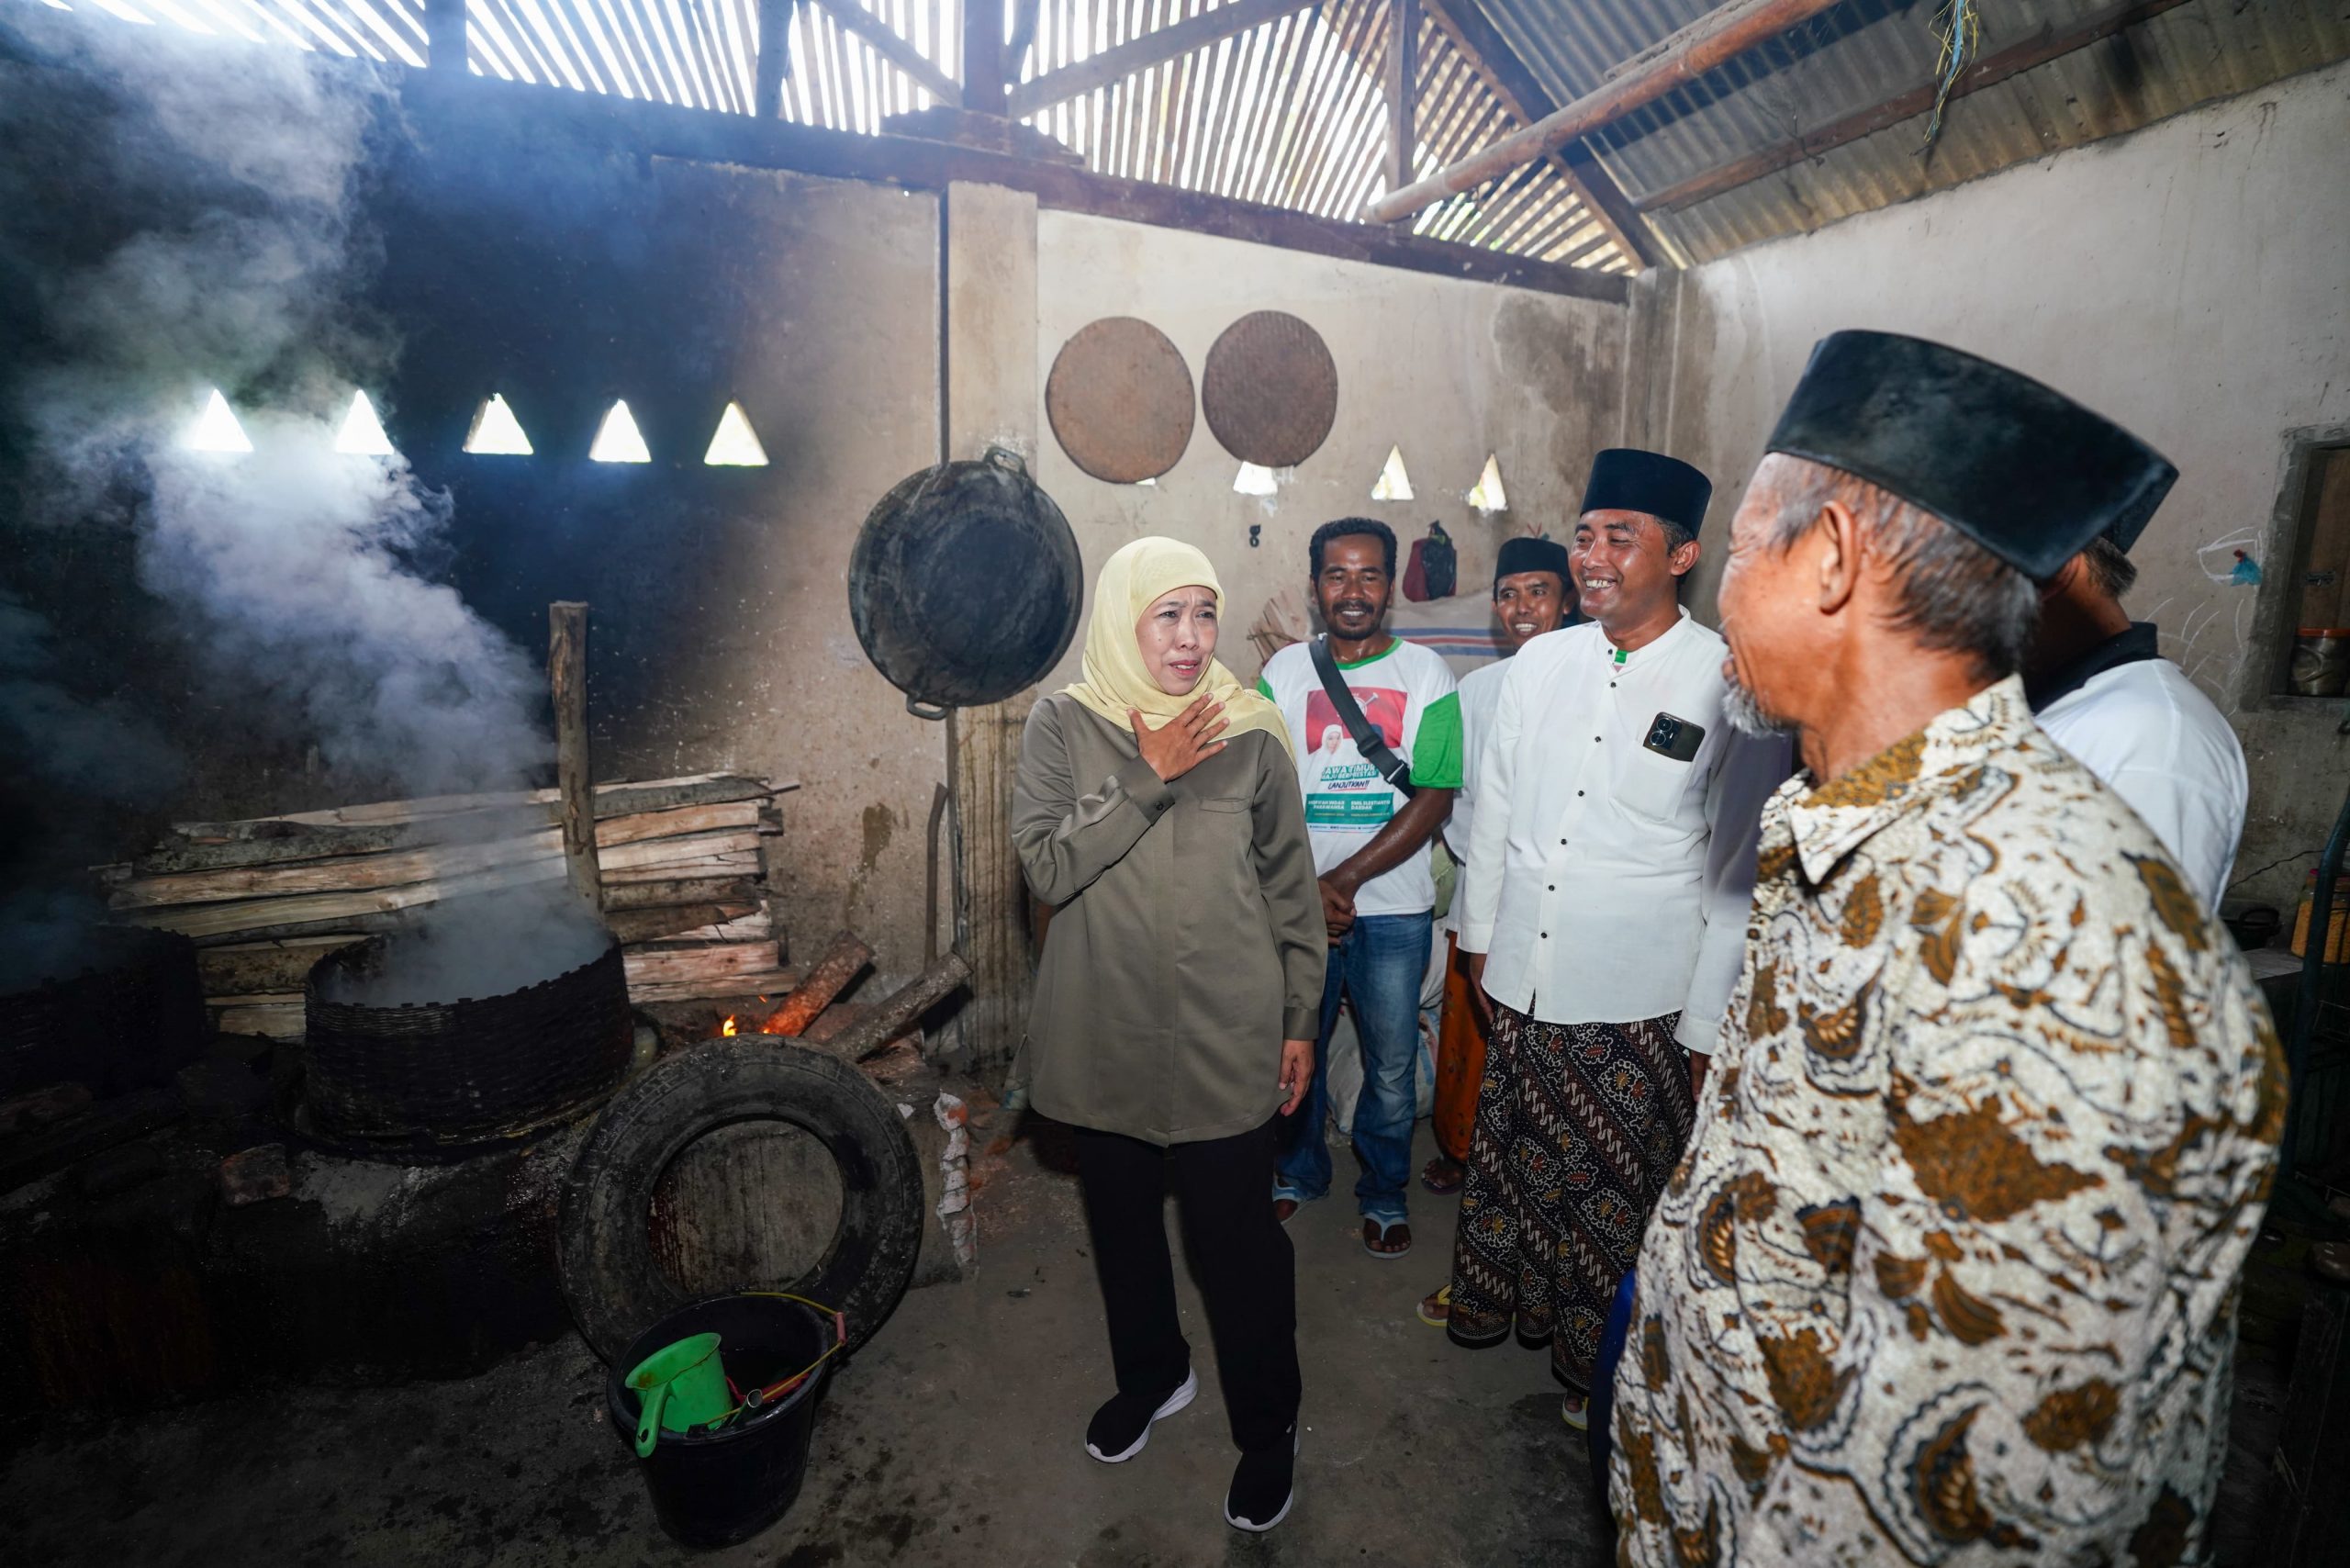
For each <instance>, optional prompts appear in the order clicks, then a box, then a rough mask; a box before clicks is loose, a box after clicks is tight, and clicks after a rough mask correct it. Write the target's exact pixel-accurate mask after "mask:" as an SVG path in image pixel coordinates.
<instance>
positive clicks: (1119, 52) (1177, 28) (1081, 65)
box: [1011, 0, 1320, 119]
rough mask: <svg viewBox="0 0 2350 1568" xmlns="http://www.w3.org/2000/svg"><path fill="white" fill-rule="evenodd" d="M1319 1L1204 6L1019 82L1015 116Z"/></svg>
mask: <svg viewBox="0 0 2350 1568" xmlns="http://www.w3.org/2000/svg"><path fill="white" fill-rule="evenodd" d="M1319 3H1320V0H1232V3H1231V4H1229V5H1224V6H1217V7H1216V8H1215V9H1214V10H1213V11H1203V12H1201V13H1200V14H1199V15H1198V16H1196V17H1185V18H1183V20H1181V21H1180V22H1176V23H1173V24H1171V25H1170V26H1168V27H1164V28H1153V29H1152V30H1151V31H1149V32H1147V33H1144V34H1142V35H1141V36H1140V37H1138V38H1132V39H1127V40H1126V41H1125V43H1122V44H1115V45H1113V46H1112V47H1111V48H1108V49H1105V50H1102V52H1101V53H1099V54H1095V55H1089V56H1087V57H1086V58H1085V59H1083V60H1080V61H1079V62H1077V63H1076V64H1074V65H1066V66H1063V67H1062V68H1061V69H1060V70H1058V71H1048V72H1046V73H1045V74H1044V75H1042V76H1036V77H1032V78H1030V79H1029V80H1028V81H1025V82H1023V83H1021V84H1020V85H1018V86H1017V87H1014V88H1013V90H1012V105H1011V114H1012V118H1013V119H1026V118H1029V117H1030V116H1031V115H1034V114H1035V113H1036V112H1038V111H1039V110H1041V109H1048V108H1050V107H1052V106H1054V105H1055V104H1058V103H1065V102H1067V101H1068V100H1069V99H1071V98H1081V97H1083V96H1084V95H1086V94H1088V93H1091V92H1093V91H1094V90H1095V89H1097V88H1101V87H1107V86H1110V85H1112V84H1114V83H1118V82H1122V81H1124V80H1125V78H1127V77H1129V76H1132V75H1135V74H1136V73H1139V72H1143V71H1147V70H1148V69H1149V68H1150V67H1152V66H1154V65H1161V64H1164V63H1166V62H1168V61H1170V60H1174V59H1177V58H1178V57H1180V56H1182V55H1186V54H1190V53H1192V51H1194V50H1203V49H1205V48H1207V47H1208V46H1209V45H1210V44H1213V43H1216V42H1219V41H1220V40H1222V39H1228V38H1230V37H1232V36H1233V35H1234V34H1236V33H1245V32H1247V31H1248V30H1249V29H1250V28H1259V27H1262V26H1264V25H1265V24H1266V23H1267V22H1270V21H1273V20H1276V19H1277V18H1279V17H1286V16H1288V15H1289V14H1290V13H1291V12H1292V11H1303V10H1305V9H1307V8H1308V7H1310V6H1315V5H1318V4H1319Z"/></svg>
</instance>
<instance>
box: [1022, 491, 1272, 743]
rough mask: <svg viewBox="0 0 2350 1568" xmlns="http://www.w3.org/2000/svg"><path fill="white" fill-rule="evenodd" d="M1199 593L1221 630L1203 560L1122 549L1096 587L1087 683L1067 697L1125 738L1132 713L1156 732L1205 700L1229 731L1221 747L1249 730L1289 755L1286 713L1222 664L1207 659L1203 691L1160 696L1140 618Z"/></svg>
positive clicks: (1137, 545)
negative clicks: (1217, 708) (1185, 592)
mask: <svg viewBox="0 0 2350 1568" xmlns="http://www.w3.org/2000/svg"><path fill="white" fill-rule="evenodd" d="M1195 587H1196V588H1209V589H1212V590H1214V594H1215V612H1216V620H1217V622H1218V623H1219V625H1221V623H1222V622H1223V620H1224V585H1223V584H1221V583H1219V582H1217V581H1216V578H1215V568H1214V566H1210V565H1209V564H1208V558H1207V556H1206V555H1205V554H1202V553H1201V552H1200V551H1198V550H1196V549H1194V548H1193V547H1192V546H1191V545H1189V544H1186V543H1182V542H1181V540H1177V539H1160V538H1155V537H1154V538H1147V539H1137V540H1136V541H1135V542H1134V543H1131V544H1127V545H1125V546H1123V547H1121V548H1120V549H1119V551H1118V552H1117V554H1113V555H1112V556H1111V557H1110V558H1109V559H1108V560H1107V561H1104V562H1103V563H1102V576H1101V577H1099V578H1098V579H1097V580H1096V581H1095V583H1094V585H1093V619H1092V620H1091V622H1088V623H1087V625H1086V628H1085V678H1084V679H1082V680H1080V681H1078V682H1077V683H1076V684H1074V685H1072V686H1069V687H1065V688H1063V689H1064V690H1066V691H1067V692H1068V693H1069V695H1070V696H1071V697H1074V698H1076V699H1077V700H1079V701H1080V702H1082V703H1084V704H1085V706H1086V707H1087V708H1089V709H1091V711H1094V712H1096V713H1099V714H1101V715H1102V717H1103V718H1105V719H1107V720H1109V721H1110V722H1112V723H1113V724H1115V725H1117V726H1118V728H1120V729H1122V730H1125V731H1128V732H1131V731H1132V730H1133V729H1134V721H1133V720H1132V719H1130V718H1128V717H1127V713H1128V711H1129V710H1133V711H1138V712H1140V713H1141V714H1142V716H1143V717H1144V719H1145V720H1146V721H1147V722H1149V724H1150V726H1151V728H1153V729H1157V728H1158V726H1160V725H1161V724H1164V723H1166V722H1168V721H1169V719H1172V718H1174V717H1175V716H1176V715H1177V714H1179V713H1181V712H1182V711H1183V710H1184V709H1186V708H1189V707H1190V706H1191V705H1192V703H1193V702H1195V701H1197V700H1199V699H1200V697H1201V695H1202V694H1203V693H1205V694H1208V695H1210V696H1213V697H1214V698H1215V699H1216V700H1218V701H1220V702H1222V703H1223V704H1224V717H1225V721H1226V722H1227V724H1228V725H1229V727H1228V728H1227V729H1225V732H1224V734H1223V737H1222V738H1223V739H1225V740H1230V739H1232V738H1233V737H1234V736H1235V735H1237V734H1240V733H1241V732H1242V731H1244V730H1263V731H1264V732H1266V733H1267V734H1273V735H1278V736H1280V737H1281V749H1282V750H1284V751H1288V750H1290V749H1292V748H1291V745H1290V736H1289V724H1288V722H1287V721H1285V720H1284V719H1282V717H1281V710H1280V709H1279V708H1276V707H1275V706H1273V704H1271V703H1270V702H1268V701H1266V700H1265V699H1264V698H1263V697H1261V696H1259V695H1258V694H1257V693H1256V692H1255V691H1252V690H1250V689H1248V687H1245V686H1243V685H1241V684H1240V682H1239V681H1238V680H1237V679H1236V678H1234V676H1233V673H1232V672H1231V671H1230V670H1228V669H1226V668H1225V667H1224V665H1223V663H1222V662H1221V661H1220V660H1216V659H1210V660H1209V661H1208V667H1207V669H1206V671H1205V672H1204V673H1203V674H1202V675H1201V677H1200V683H1199V684H1198V685H1197V686H1194V687H1193V688H1192V689H1191V690H1190V691H1189V692H1186V693H1185V694H1184V695H1182V696H1181V697H1177V696H1174V695H1172V694H1170V693H1169V692H1166V691H1162V690H1160V689H1159V686H1158V682H1157V681H1156V680H1153V679H1152V678H1150V671H1149V669H1148V668H1147V667H1146V666H1144V664H1143V662H1142V644H1141V642H1140V640H1139V639H1138V637H1137V635H1136V631H1135V628H1136V624H1137V623H1138V622H1140V621H1141V620H1142V613H1143V611H1144V610H1148V609H1149V608H1150V607H1151V606H1152V605H1153V604H1156V603H1157V602H1158V600H1159V599H1162V598H1164V597H1165V596H1166V595H1168V594H1169V593H1171V592H1173V591H1174V590H1175V589H1177V588H1195Z"/></svg>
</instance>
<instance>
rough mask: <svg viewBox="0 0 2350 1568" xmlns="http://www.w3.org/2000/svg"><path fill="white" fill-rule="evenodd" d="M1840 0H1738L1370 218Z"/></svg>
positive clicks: (1483, 172)
mask: <svg viewBox="0 0 2350 1568" xmlns="http://www.w3.org/2000/svg"><path fill="white" fill-rule="evenodd" d="M1840 3H1841V0H1732V3H1731V4H1730V5H1728V6H1722V7H1721V8H1720V9H1718V10H1717V11H1713V12H1710V13H1708V14H1707V16H1706V17H1703V18H1701V19H1700V20H1699V21H1698V22H1696V23H1695V25H1694V26H1693V27H1692V28H1691V29H1690V31H1689V34H1688V36H1687V37H1686V38H1685V39H1683V40H1682V41H1681V42H1680V43H1679V44H1677V45H1675V46H1674V47H1673V48H1672V49H1670V50H1666V51H1665V52H1663V53H1662V54H1660V55H1658V56H1657V57H1656V58H1655V59H1654V60H1653V61H1651V62H1650V63H1648V64H1646V65H1644V66H1641V67H1639V69H1637V70H1633V71H1628V72H1626V73H1624V74H1623V75H1622V76H1619V77H1617V79H1616V80H1615V81H1613V82H1610V83H1608V84H1606V85H1605V86H1603V87H1601V88H1600V89H1599V90H1598V91H1596V92H1593V93H1586V94H1584V95H1583V96H1582V97H1580V98H1577V99H1576V100H1575V101H1574V102H1573V103H1572V104H1569V105H1568V106H1566V107H1564V108H1562V109H1560V110H1558V111H1556V112H1555V113H1552V114H1550V115H1546V116H1544V117H1543V118H1541V119H1539V120H1536V121H1535V122H1534V123H1533V124H1532V125H1529V126H1527V128H1526V129H1523V130H1520V131H1517V132H1516V133H1515V134H1513V135H1510V136H1505V137H1504V138H1502V139H1501V140H1499V141H1496V142H1494V144H1493V145H1492V146H1490V147H1486V148H1483V149H1482V150H1481V151H1476V152H1473V153H1472V154H1470V155H1469V156H1468V157H1466V158H1463V159H1461V160H1460V162H1457V163H1454V164H1452V165H1450V166H1449V167H1447V168H1444V169H1440V170H1438V171H1437V173H1435V174H1430V175H1429V176H1428V177H1427V179H1425V180H1421V181H1419V182H1418V183H1417V184H1416V185H1406V186H1404V188H1403V189H1402V190H1400V191H1396V192H1395V193H1393V195H1391V196H1382V197H1381V198H1380V199H1379V200H1377V201H1375V202H1373V203H1371V206H1370V207H1368V208H1366V209H1365V210H1364V213H1363V218H1364V219H1365V221H1367V222H1371V223H1393V222H1394V221H1395V220H1396V219H1398V218H1408V217H1410V216H1411V215H1412V214H1413V213H1416V212H1417V211H1419V210H1420V208H1422V207H1429V206H1433V205H1434V204H1435V203H1437V202H1439V201H1442V200H1443V199H1444V198H1445V197H1447V196H1458V195H1459V194H1460V192H1462V191H1465V190H1470V189H1472V188H1474V187H1475V186H1478V185H1483V184H1484V183H1485V182H1486V181H1487V180H1490V179H1493V178H1494V177H1495V176H1496V175H1500V174H1507V173H1508V172H1509V171H1510V170H1512V169H1515V168H1516V167H1517V166H1518V165H1519V164H1521V163H1530V162H1534V160H1536V159H1537V158H1540V157H1543V156H1545V155H1546V154H1549V153H1551V152H1555V151H1558V150H1559V149H1560V148H1561V147H1563V146H1565V145H1566V144H1567V143H1568V142H1570V141H1572V140H1575V139H1576V138H1577V137H1582V136H1588V135H1590V134H1591V133H1592V132H1593V131H1595V130H1598V129H1601V128H1602V127H1604V126H1609V125H1613V124H1614V123H1615V122H1616V121H1617V120H1619V119H1621V118H1624V117H1625V116H1626V115H1628V114H1630V113H1631V112H1632V111H1633V110H1634V109H1637V108H1640V107H1642V106H1645V105H1648V104H1651V103H1654V102H1655V101H1656V100H1657V99H1659V98H1661V97H1662V96H1664V95H1665V94H1667V93H1670V92H1672V91H1673V89H1674V88H1675V87H1679V86H1683V85H1685V84H1688V83H1691V82H1695V80H1697V78H1699V77H1700V76H1703V75H1705V74H1706V73H1707V72H1709V71H1712V70H1713V69H1715V68H1716V67H1717V66H1719V65H1721V64H1723V63H1724V62H1728V61H1730V60H1734V59H1736V58H1737V57H1738V56H1740V55H1741V54H1744V53H1745V52H1746V51H1747V50H1750V49H1752V48H1753V47H1754V46H1755V45H1757V44H1760V43H1764V42H1767V41H1769V40H1770V39H1774V38H1777V37H1778V36H1779V35H1780V34H1782V33H1785V32H1786V31H1788V30H1789V29H1790V28H1799V27H1801V26H1802V25H1803V24H1804V23H1806V22H1807V21H1809V20H1811V18H1812V17H1817V16H1818V15H1819V14H1820V13H1821V12H1822V11H1825V10H1827V9H1829V8H1830V6H1836V5H1838V4H1840Z"/></svg>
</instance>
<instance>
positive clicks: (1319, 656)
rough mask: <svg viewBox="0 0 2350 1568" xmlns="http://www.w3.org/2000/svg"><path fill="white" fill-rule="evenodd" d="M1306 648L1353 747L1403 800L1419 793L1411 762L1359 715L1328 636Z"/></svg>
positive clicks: (1318, 639) (1352, 690)
mask: <svg viewBox="0 0 2350 1568" xmlns="http://www.w3.org/2000/svg"><path fill="white" fill-rule="evenodd" d="M1306 648H1307V649H1308V651H1310V652H1311V653H1312V654H1313V655H1314V673H1315V675H1317V676H1319V677H1321V678H1322V690H1323V693H1324V695H1326V696H1327V697H1328V698H1329V699H1330V706H1331V707H1333V708H1336V709H1337V711H1338V722H1340V723H1342V724H1344V725H1346V727H1347V734H1349V735H1351V736H1353V737H1354V743H1355V750H1356V751H1358V752H1360V753H1361V754H1362V759H1363V760H1364V761H1365V762H1368V763H1369V764H1371V767H1375V768H1377V769H1378V770H1379V776H1380V777H1381V778H1384V779H1386V780H1387V782H1389V783H1390V784H1393V786H1394V787H1395V788H1396V789H1398V790H1402V791H1403V792H1404V799H1405V800H1407V801H1408V800H1410V799H1411V798H1412V797H1413V796H1414V795H1416V794H1418V793H1419V790H1417V788H1416V787H1415V786H1414V785H1413V783H1412V765H1411V764H1410V763H1408V762H1405V761H1404V759H1403V758H1402V757H1400V756H1396V755H1395V750H1394V748H1393V746H1391V745H1388V744H1387V741H1386V739H1385V737H1383V736H1382V735H1381V734H1380V733H1379V732H1378V731H1377V730H1375V729H1373V728H1372V727H1371V721H1370V720H1369V719H1366V718H1364V717H1363V716H1362V704H1361V703H1360V702H1358V701H1356V700H1355V694H1354V689H1353V688H1352V687H1349V686H1348V684H1347V678H1346V677H1345V676H1342V675H1340V674H1339V673H1338V661H1337V659H1335V658H1333V657H1331V656H1330V644H1329V640H1328V639H1327V638H1324V637H1316V638H1315V639H1314V640H1313V641H1312V642H1311V643H1308V644H1306Z"/></svg>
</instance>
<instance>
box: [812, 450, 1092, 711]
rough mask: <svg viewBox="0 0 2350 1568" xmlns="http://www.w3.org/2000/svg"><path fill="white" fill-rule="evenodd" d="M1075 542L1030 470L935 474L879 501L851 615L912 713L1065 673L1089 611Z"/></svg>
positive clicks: (861, 545) (854, 567)
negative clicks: (1081, 618)
mask: <svg viewBox="0 0 2350 1568" xmlns="http://www.w3.org/2000/svg"><path fill="white" fill-rule="evenodd" d="M1083 570H1084V568H1083V566H1082V565H1081V564H1080V561H1079V560H1078V554H1077V538H1076V536H1075V535H1074V534H1072V533H1070V532H1069V520H1068V519H1067V518H1065V517H1063V516H1061V509H1060V508H1058V507H1057V506H1055V505H1054V504H1053V498H1051V497H1050V496H1047V495H1046V494H1045V492H1044V491H1042V490H1040V489H1038V488H1037V487H1036V482H1035V480H1033V479H1031V478H1029V477H1028V470H1027V469H1026V468H1025V467H1024V466H1023V465H1021V462H1020V459H1019V458H1018V457H1016V456H1014V455H1013V454H1011V453H1009V452H1006V451H1004V450H1003V449H1002V447H990V448H989V449H988V453H987V455H986V456H985V457H983V458H981V459H979V461H978V462H976V463H942V464H940V465H938V466H937V467H935V468H925V469H923V471H922V472H921V473H919V474H916V475H914V476H912V477H911V478H908V479H906V480H904V481H902V482H901V483H900V484H899V486H898V487H897V488H895V489H893V490H891V491H890V493H889V494H888V495H886V496H884V497H882V498H881V503H880V505H878V506H877V507H875V508H874V509H873V510H872V513H871V514H870V515H869V516H867V518H866V520H865V529H864V532H860V533H859V534H858V535H857V536H856V553H855V554H852V555H851V556H850V557H849V567H848V612H849V617H850V619H851V620H852V621H854V622H856V640H857V641H858V642H860V643H862V644H865V655H866V657H867V658H869V659H871V660H872V661H873V666H874V667H875V668H876V669H878V670H879V671H880V672H881V673H882V674H883V675H884V676H887V677H888V678H889V680H890V685H892V686H894V687H896V688H897V689H899V690H901V691H902V692H904V693H905V694H906V708H907V710H908V711H910V712H913V713H917V714H919V715H921V716H922V717H923V718H925V719H943V718H945V717H946V710H947V709H949V708H975V707H978V706H979V705H980V704H982V703H988V702H1001V701H1002V700H1004V699H1005V698H1007V697H1009V696H1011V695H1012V694H1013V692H1015V691H1018V690H1020V689H1022V688H1023V687H1026V686H1031V685H1034V684H1035V682H1036V681H1038V680H1040V679H1042V678H1043V677H1044V675H1045V672H1046V671H1047V670H1049V669H1051V668H1052V667H1053V666H1055V665H1056V664H1057V663H1059V662H1060V656H1061V655H1063V654H1065V653H1067V652H1068V651H1069V639H1070V638H1072V637H1074V636H1075V635H1076V634H1077V617H1078V610H1079V609H1080V606H1081V605H1082V604H1083V602H1084V599H1085V584H1084V581H1083V577H1082V573H1083Z"/></svg>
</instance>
